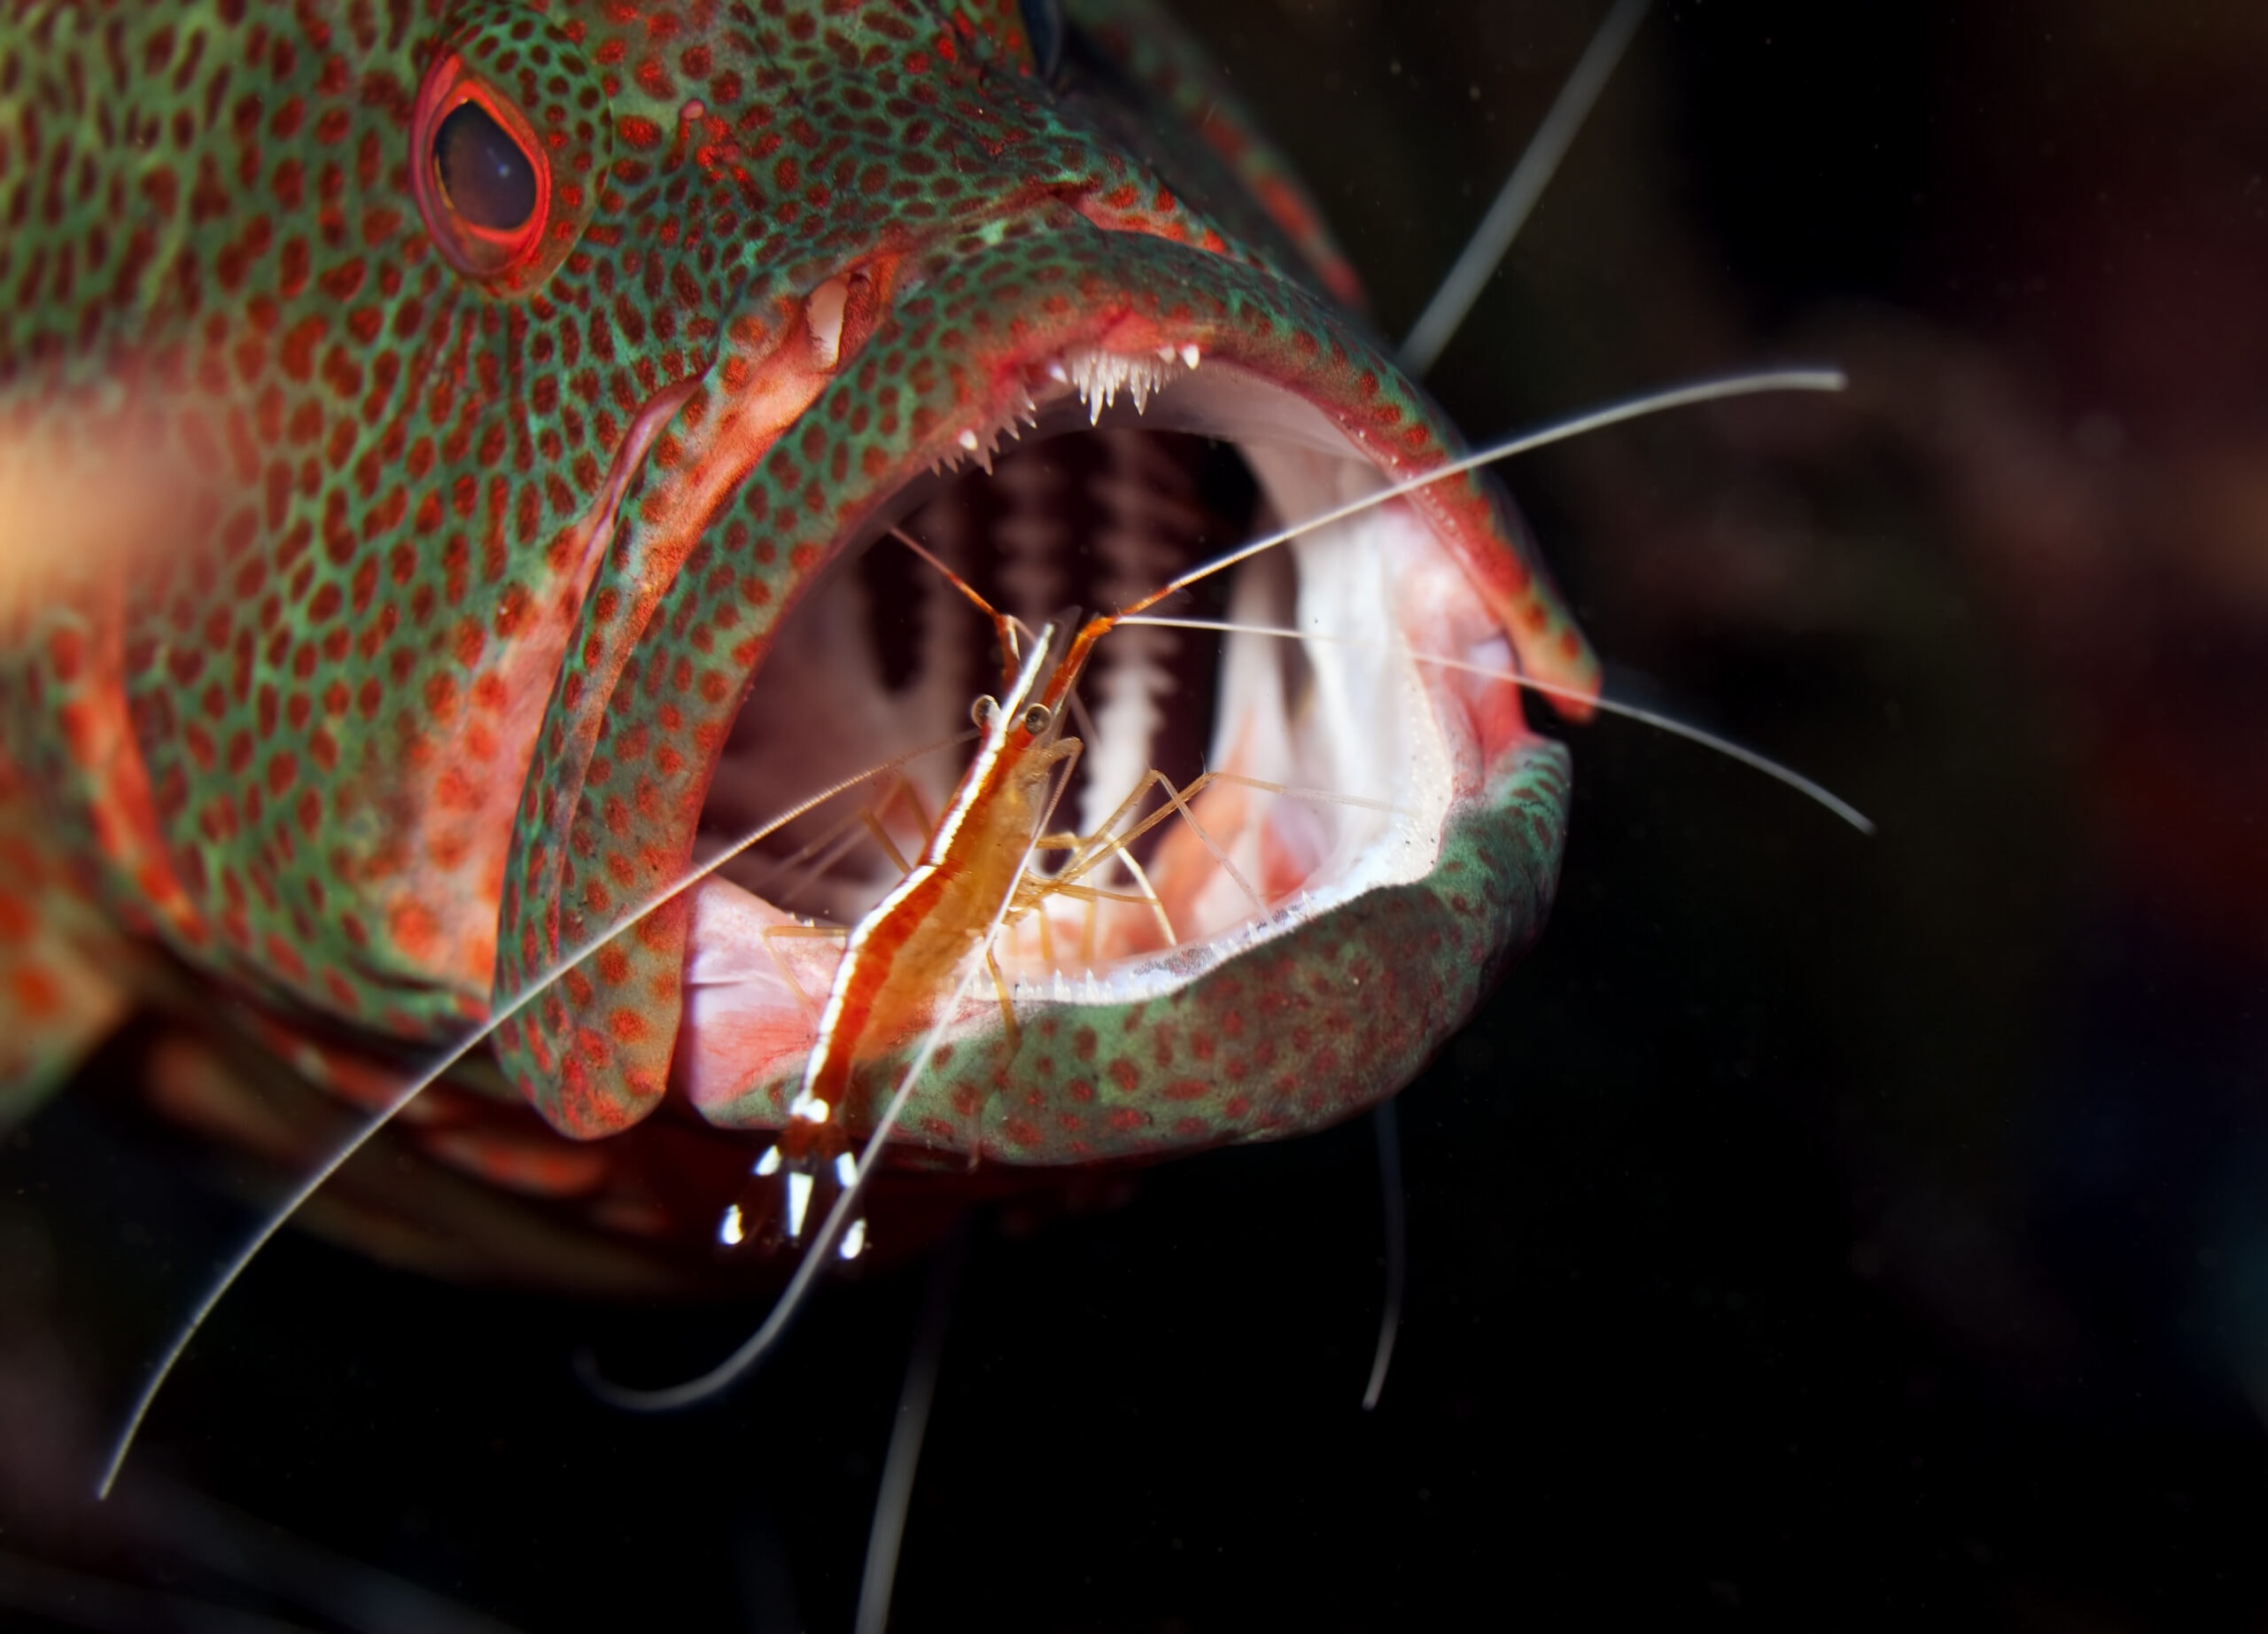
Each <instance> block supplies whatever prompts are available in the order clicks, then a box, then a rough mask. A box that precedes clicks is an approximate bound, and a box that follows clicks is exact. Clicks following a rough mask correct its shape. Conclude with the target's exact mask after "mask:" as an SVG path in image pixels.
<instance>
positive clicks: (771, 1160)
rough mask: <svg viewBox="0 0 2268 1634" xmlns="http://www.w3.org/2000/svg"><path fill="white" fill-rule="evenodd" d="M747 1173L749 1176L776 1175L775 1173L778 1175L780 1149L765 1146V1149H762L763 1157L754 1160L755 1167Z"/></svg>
mask: <svg viewBox="0 0 2268 1634" xmlns="http://www.w3.org/2000/svg"><path fill="white" fill-rule="evenodd" d="M749 1172H750V1173H751V1174H777V1173H779V1172H780V1148H778V1147H776V1146H767V1147H765V1148H764V1155H763V1156H761V1157H759V1158H757V1160H756V1167H755V1168H754V1169H752V1170H750V1171H749Z"/></svg>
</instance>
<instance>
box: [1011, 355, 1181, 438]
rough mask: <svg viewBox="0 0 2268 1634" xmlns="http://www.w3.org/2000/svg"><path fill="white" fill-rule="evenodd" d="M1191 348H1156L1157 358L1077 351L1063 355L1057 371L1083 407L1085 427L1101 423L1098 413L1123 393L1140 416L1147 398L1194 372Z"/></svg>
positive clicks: (1053, 370)
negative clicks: (1185, 373)
mask: <svg viewBox="0 0 2268 1634" xmlns="http://www.w3.org/2000/svg"><path fill="white" fill-rule="evenodd" d="M1196 350H1197V349H1196V347H1194V346H1180V347H1175V346H1160V347H1159V348H1158V350H1157V355H1156V356H1155V357H1154V358H1150V357H1124V356H1122V355H1120V354H1118V353H1115V352H1102V351H1081V352H1073V353H1070V354H1067V355H1066V356H1065V357H1064V359H1063V360H1062V362H1061V364H1060V369H1061V370H1062V375H1061V376H1060V377H1066V378H1068V382H1069V384H1070V385H1071V386H1072V388H1073V389H1074V390H1075V391H1076V392H1077V393H1078V394H1079V401H1082V402H1084V403H1085V404H1086V406H1087V420H1088V424H1097V423H1099V421H1100V420H1101V419H1102V411H1103V410H1104V409H1107V408H1109V407H1111V406H1112V405H1114V404H1115V403H1116V402H1117V401H1118V394H1119V393H1121V392H1124V393H1126V394H1127V395H1128V396H1129V397H1130V398H1132V399H1133V400H1134V411H1135V413H1137V414H1140V413H1143V412H1144V411H1146V409H1148V408H1149V404H1150V399H1151V397H1152V396H1153V394H1154V393H1157V392H1159V391H1161V390H1162V389H1163V388H1164V387H1165V385H1166V383H1167V382H1168V381H1169V380H1170V379H1172V378H1173V377H1174V376H1175V375H1176V374H1177V373H1179V372H1181V371H1182V370H1185V369H1190V368H1194V367H1195V365H1194V364H1193V363H1192V362H1191V361H1190V358H1191V354H1193V353H1195V352H1196ZM1058 367H1059V365H1056V364H1050V365H1049V366H1048V372H1049V373H1050V374H1051V375H1054V374H1056V372H1057V370H1058Z"/></svg>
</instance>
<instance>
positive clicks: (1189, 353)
mask: <svg viewBox="0 0 2268 1634" xmlns="http://www.w3.org/2000/svg"><path fill="white" fill-rule="evenodd" d="M1204 355H1205V354H1203V353H1202V352H1200V351H1199V350H1198V349H1197V343H1196V342H1195V341H1193V340H1192V341H1191V342H1189V343H1188V344H1187V345H1186V346H1183V347H1182V349H1181V361H1182V362H1183V363H1184V365H1186V366H1187V367H1189V368H1191V369H1194V368H1196V367H1197V365H1198V363H1199V362H1200V361H1201V360H1202V359H1203V357H1204Z"/></svg>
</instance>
